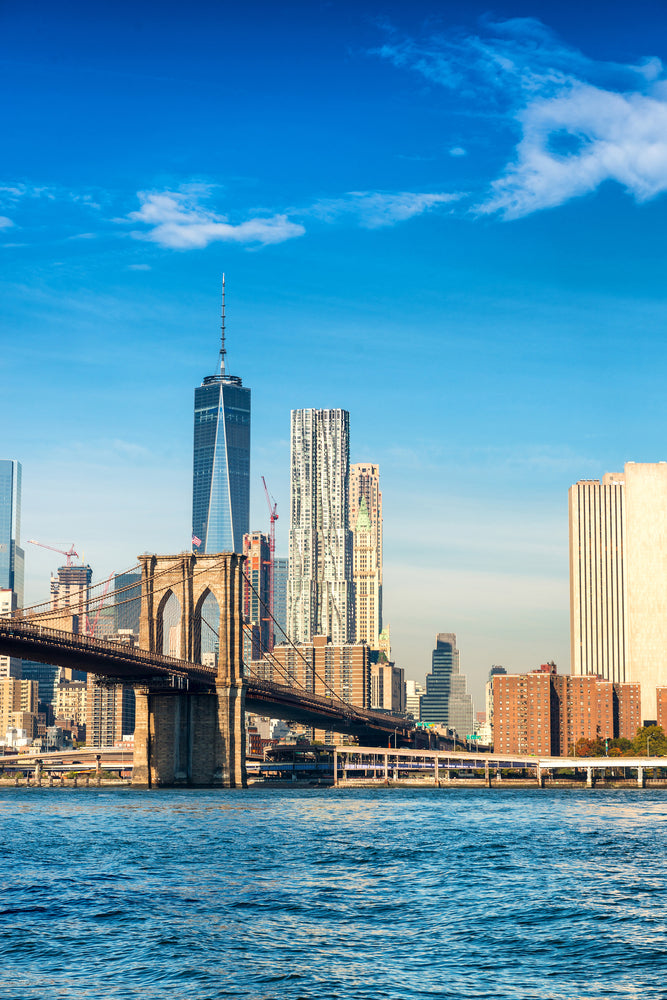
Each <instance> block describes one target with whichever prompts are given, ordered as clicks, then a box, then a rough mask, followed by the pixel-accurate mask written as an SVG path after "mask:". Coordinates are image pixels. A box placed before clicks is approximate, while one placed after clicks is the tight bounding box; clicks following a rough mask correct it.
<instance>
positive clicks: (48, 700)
mask: <svg viewBox="0 0 667 1000" xmlns="http://www.w3.org/2000/svg"><path fill="white" fill-rule="evenodd" d="M19 663H20V671H19V672H18V673H17V674H15V675H14V676H16V677H20V678H21V679H22V680H24V681H35V682H36V683H37V684H38V697H39V706H38V710H39V711H40V712H43V713H44V714H45V715H46V717H47V721H48V723H49V725H50V724H51V723H52V722H53V717H54V712H55V704H56V691H57V688H58V685H59V684H60V679H61V677H62V676H63V674H64V672H65V667H56V666H54V665H52V664H50V663H37V662H36V661H35V660H19ZM77 674H79V671H77ZM80 676H83V677H85V674H82V675H81V674H80Z"/></svg>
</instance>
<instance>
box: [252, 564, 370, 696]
mask: <svg viewBox="0 0 667 1000" xmlns="http://www.w3.org/2000/svg"><path fill="white" fill-rule="evenodd" d="M243 577H244V579H245V581H246V583H247V584H248V586H249V587H250V589H251V590H252V592H253V594H254V595H255V597H256V598H257V600H258V601H259V603H260V604H261V606H262V608H263V610H264V611H266V612H267V614H268V615H269V617H270V620H271V621H273V622H274V624H276V625H278V628H279V629H280V631H281V632H282V633H283V635H284V636H285V638H286V639H287V642H288V643H289V645H290V646H291V647H292V649H293V650H294V651H295V652H296V653H297V655H298V656H300V658H301V659H302V660H303V662H304V663H305V665H306V666H307V667H308V669H309V670H310V669H311V666H312V664H310V663H309V662H308V660H307V659H306V657H305V656H304V655H303V653H302V652H301V650H300V649H299V647H298V646H297V644H296V643H295V642H293V640H292V639H290V637H289V636H288V635H287V633H286V632H285V631H284V629H282V628H281V626H280V625H279V624H278V622H277V621H276V619H275V618H274V617H273V615H272V614H271V612H270V610H269V608H268V607H267V605H266V604H265V603H264V601H263V600H262V598H261V597H260V596H259V594H258V592H257V590H256V589H255V587H254V586H253V584H252V581H251V580H250V579H249V578H248V577H247V576H246V574H245V573H243ZM264 652H265V653H267V652H268V653H270V651H269V650H265V651H264ZM313 674H314V676H315V677H316V678H317V679H318V680H319V681H320V682H321V683H322V684H323V685H324V689H325V690H326V691H331V694H332V695H333V696H334V697H335V698H337V699H338V700H339V701H340V702H341V703H342V704H343V705H349V704H350V703H349V702H347V701H345V699H344V698H341V696H340V695H339V694H338V693H337V692H336V691H334V690H333V688H332V687H331V685H330V684H327V682H326V680H325V679H324V678H323V677H321V676H320V675H319V674H318V673H317V671H316V670H315V669H314V668H313ZM302 686H303V685H302ZM303 690H304V691H305V690H306V688H303Z"/></svg>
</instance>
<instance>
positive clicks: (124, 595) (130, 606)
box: [109, 573, 141, 635]
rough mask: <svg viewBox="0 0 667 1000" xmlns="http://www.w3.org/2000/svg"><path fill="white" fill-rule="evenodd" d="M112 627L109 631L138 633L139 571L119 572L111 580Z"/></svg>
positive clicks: (139, 609) (139, 608)
mask: <svg viewBox="0 0 667 1000" xmlns="http://www.w3.org/2000/svg"><path fill="white" fill-rule="evenodd" d="M113 608H114V627H113V629H110V630H109V631H113V632H119V631H123V632H125V633H127V632H128V630H130V629H131V630H132V632H133V633H134V634H135V635H139V618H140V616H141V573H119V574H118V575H116V576H114V580H113Z"/></svg>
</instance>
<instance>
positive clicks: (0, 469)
mask: <svg viewBox="0 0 667 1000" xmlns="http://www.w3.org/2000/svg"><path fill="white" fill-rule="evenodd" d="M24 562H25V559H24V553H23V549H22V548H21V463H20V462H17V461H15V460H14V459H2V460H0V590H11V591H12V592H13V593H14V597H15V600H14V604H15V605H16V606H17V607H19V608H21V607H23V573H24Z"/></svg>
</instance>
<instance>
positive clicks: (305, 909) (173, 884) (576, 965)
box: [0, 789, 667, 1000]
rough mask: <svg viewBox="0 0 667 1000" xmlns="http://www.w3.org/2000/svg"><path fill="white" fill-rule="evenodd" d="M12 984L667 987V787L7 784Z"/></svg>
mask: <svg viewBox="0 0 667 1000" xmlns="http://www.w3.org/2000/svg"><path fill="white" fill-rule="evenodd" d="M0 831H1V833H2V854H1V864H2V868H1V872H2V896H1V897H0V941H2V960H1V961H0V997H2V998H3V1000H33V998H35V1000H37V998H39V1000H45V998H48V1000H51V998H57V1000H60V998H68V1000H69V998H103V1000H107V998H114V1000H115V998H123V1000H125V998H128V1000H129V998H132V1000H135V998H145V1000H162V998H167V997H169V998H171V1000H179V998H197V1000H207V998H211V1000H212V998H217V997H251V998H258V1000H259V998H290V1000H297V998H309V1000H310V998H320V997H322V998H325V997H326V998H331V997H336V998H338V997H346V998H354V1000H376V998H385V997H388V998H396V1000H399V998H400V1000H412V998H417V997H420V998H421V997H450V998H454V1000H459V998H461V1000H463V998H466V1000H468V998H485V1000H486V998H493V1000H505V998H512V1000H514V998H520V1000H533V998H535V1000H537V998H539V1000H542V998H561V997H563V998H568V1000H569V998H577V1000H588V998H598V997H615V998H635V997H637V998H638V997H642V998H655V997H667V929H666V924H667V913H666V907H665V904H666V902H667V896H666V891H665V890H666V887H667V851H666V848H667V791H650V790H645V791H641V790H639V789H638V790H636V791H635V790H629V789H623V790H606V791H605V790H602V789H596V790H593V791H581V792H579V791H572V790H560V791H557V790H551V789H544V790H539V789H517V790H509V789H508V790H502V791H501V790H490V791H487V790H486V789H484V790H474V789H456V790H440V791H438V790H436V789H433V790H414V791H413V790H406V789H396V790H391V789H381V790H371V791H368V790H338V791H334V790H315V789H314V790H291V789H288V790H275V791H268V790H259V789H257V790H254V789H251V790H248V791H245V792H242V791H216V792H209V791H204V792H200V791H196V792H195V791H182V792H158V791H153V792H138V791H133V790H130V789H114V790H109V791H105V790H104V789H101V790H97V789H95V790H93V789H79V790H69V791H62V790H59V789H41V790H39V789H7V790H3V791H0Z"/></svg>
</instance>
